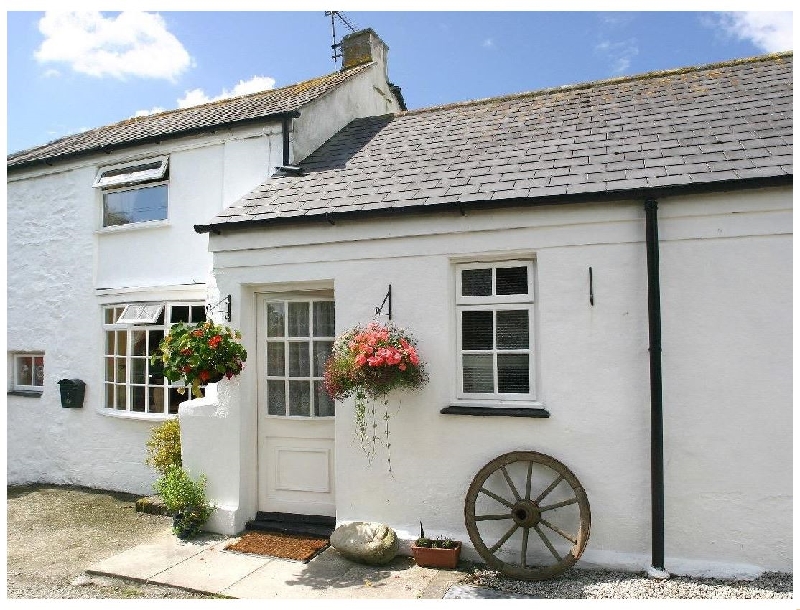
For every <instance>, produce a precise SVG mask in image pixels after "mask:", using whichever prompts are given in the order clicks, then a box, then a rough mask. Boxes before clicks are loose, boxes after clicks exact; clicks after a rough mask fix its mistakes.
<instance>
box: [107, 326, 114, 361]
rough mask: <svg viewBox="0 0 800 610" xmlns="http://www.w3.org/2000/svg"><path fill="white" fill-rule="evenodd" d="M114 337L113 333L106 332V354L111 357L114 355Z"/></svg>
mask: <svg viewBox="0 0 800 610" xmlns="http://www.w3.org/2000/svg"><path fill="white" fill-rule="evenodd" d="M115 335H116V333H114V332H113V331H111V332H106V354H108V355H109V356H113V355H114V336H115Z"/></svg>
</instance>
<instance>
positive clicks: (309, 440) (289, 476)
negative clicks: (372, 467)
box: [257, 293, 336, 516]
mask: <svg viewBox="0 0 800 610" xmlns="http://www.w3.org/2000/svg"><path fill="white" fill-rule="evenodd" d="M257 311H258V509H259V510H261V511H265V512H282V513H296V514H304V515H327V516H335V514H336V503H335V500H334V492H335V490H334V452H333V449H334V442H333V440H334V402H333V401H332V400H331V399H330V398H329V397H328V396H327V394H326V393H325V389H324V388H323V384H322V379H323V373H324V365H325V360H326V359H327V357H328V354H329V353H330V350H331V346H332V345H333V338H334V332H335V331H334V328H335V324H334V303H333V297H332V295H331V294H330V293H306V294H292V295H280V294H262V295H258V308H257Z"/></svg>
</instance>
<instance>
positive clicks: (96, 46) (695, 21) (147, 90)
mask: <svg viewBox="0 0 800 610" xmlns="http://www.w3.org/2000/svg"><path fill="white" fill-rule="evenodd" d="M266 4H267V3H261V6H264V5H266ZM526 4H527V3H526ZM568 4H569V3H562V4H561V5H560V6H565V7H566V6H568ZM528 5H529V4H528ZM24 6H25V5H20V6H19V7H15V6H12V8H14V9H17V10H15V11H12V12H9V13H7V15H6V16H7V47H6V49H7V91H8V93H7V104H8V109H7V136H8V140H7V152H14V151H17V150H21V149H24V148H28V147H31V146H35V145H38V144H43V143H45V142H48V141H50V140H53V139H55V138H58V137H61V136H63V135H66V134H69V133H75V132H78V131H81V130H85V129H88V128H92V127H97V126H100V125H106V124H109V123H114V122H116V121H120V120H123V119H125V118H128V117H131V116H134V115H136V114H137V113H140V114H141V113H144V112H153V111H159V110H168V109H173V108H178V107H180V106H185V105H188V104H193V103H199V102H202V101H208V100H211V99H215V98H217V97H219V96H223V95H234V94H241V93H248V92H252V91H255V90H258V89H263V88H270V87H281V86H285V85H289V84H292V83H295V82H298V81H301V80H304V79H307V78H311V77H314V76H319V75H322V74H327V73H329V72H333V71H334V70H336V69H338V65H336V64H334V62H333V61H332V60H331V57H330V54H331V49H330V44H331V27H330V19H329V18H328V17H326V16H325V15H324V6H320V7H319V10H311V9H309V10H304V11H302V12H268V11H262V12H252V11H251V12H243V11H223V12H208V11H193V12H180V11H168V10H161V11H159V12H149V13H130V12H122V13H121V12H103V13H99V12H95V13H91V12H86V13H81V14H65V13H61V14H54V13H45V12H20V10H19V9H22V8H24ZM235 6H237V7H238V6H239V5H235ZM287 6H289V5H288V4H287ZM382 6H384V5H382ZM387 6H391V5H387ZM431 6H436V4H435V3H434V4H432V5H431ZM498 6H499V5H498ZM145 8H150V7H149V6H148V3H145ZM344 15H345V17H346V18H347V19H349V20H350V21H351V22H352V23H353V24H354V25H355V26H356V27H358V28H365V27H371V28H373V29H374V30H375V31H376V32H377V33H378V35H379V36H381V37H382V38H383V39H384V40H385V41H386V43H387V44H388V45H389V48H390V51H389V77H390V80H391V81H393V82H394V83H396V84H398V85H399V86H400V87H402V91H403V95H404V97H405V100H406V103H407V104H408V107H409V108H411V109H413V108H420V107H425V106H431V105H436V104H443V103H449V102H455V101H463V100H468V99H477V98H483V97H492V96H497V95H503V94H508V93H516V92H521V91H531V90H536V89H541V88H545V87H552V86H558V85H565V84H572V83H577V82H585V81H590V80H597V79H604V78H610V77H615V76H621V75H628V74H638V73H642V72H648V71H651V70H662V69H668V68H676V67H681V66H687V65H698V64H704V63H709V62H716V61H723V60H727V59H733V58H738V57H749V56H752V55H759V54H762V53H766V52H774V51H781V50H791V46H792V19H791V14H790V13H782V14H781V13H752V12H737V13H731V12H578V11H571V12H513V11H503V12H452V11H427V12H396V11H387V12H365V11H360V10H350V11H344ZM337 32H339V33H340V35H341V34H342V33H346V32H347V30H346V29H345V28H344V26H342V25H341V24H339V23H337Z"/></svg>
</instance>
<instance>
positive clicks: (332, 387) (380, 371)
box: [324, 322, 428, 471]
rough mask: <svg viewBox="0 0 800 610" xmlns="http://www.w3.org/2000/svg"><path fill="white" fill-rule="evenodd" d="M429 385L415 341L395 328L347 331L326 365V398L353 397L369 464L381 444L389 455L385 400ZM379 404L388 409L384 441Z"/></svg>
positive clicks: (361, 327)
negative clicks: (398, 391)
mask: <svg viewBox="0 0 800 610" xmlns="http://www.w3.org/2000/svg"><path fill="white" fill-rule="evenodd" d="M427 381H428V375H427V373H426V371H425V365H424V364H423V362H422V361H421V360H420V358H419V355H418V354H417V348H416V341H415V340H414V338H413V336H412V335H411V334H410V333H409V332H408V331H406V330H404V329H402V328H399V327H397V326H395V325H394V324H391V323H388V324H381V323H379V322H370V323H369V324H367V325H358V326H355V327H353V328H351V329H349V330H347V331H345V332H344V333H342V334H341V335H339V336H338V337H337V338H336V340H335V342H334V344H333V350H332V351H331V355H330V357H329V358H328V361H327V362H326V364H325V382H324V383H325V391H326V392H327V393H328V395H329V396H330V397H331V398H333V399H334V400H341V399H343V398H347V397H349V396H354V397H355V423H356V437H357V438H358V440H359V442H360V444H361V447H362V449H363V450H364V452H365V453H366V454H367V458H368V459H369V460H370V461H371V460H372V458H373V457H374V455H375V448H376V446H377V444H379V443H382V444H384V445H385V446H386V448H387V450H388V449H389V447H390V443H389V418H390V415H389V409H388V401H387V399H386V395H387V394H388V393H389V392H391V391H392V390H396V389H408V390H415V389H417V388H420V387H422V386H423V385H425V384H426V383H427ZM376 400H381V401H382V402H383V406H384V413H383V416H381V417H382V419H383V420H384V423H383V425H382V428H383V431H382V434H381V435H380V436H379V432H378V423H377V418H376V415H375V401H376ZM389 470H390V471H391V458H390V459H389Z"/></svg>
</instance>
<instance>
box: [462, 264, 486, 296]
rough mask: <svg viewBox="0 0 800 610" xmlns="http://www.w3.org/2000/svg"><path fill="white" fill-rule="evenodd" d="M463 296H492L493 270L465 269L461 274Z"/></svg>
mask: <svg viewBox="0 0 800 610" xmlns="http://www.w3.org/2000/svg"><path fill="white" fill-rule="evenodd" d="M461 295H462V296H465V297H488V296H491V295H492V270H491V268H490V269H464V270H463V271H462V272H461Z"/></svg>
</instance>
